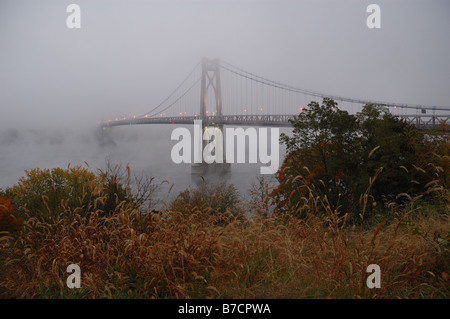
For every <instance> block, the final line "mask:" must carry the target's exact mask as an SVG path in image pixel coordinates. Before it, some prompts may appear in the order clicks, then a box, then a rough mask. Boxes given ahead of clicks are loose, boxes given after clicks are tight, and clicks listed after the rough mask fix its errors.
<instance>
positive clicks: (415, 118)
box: [101, 114, 450, 131]
mask: <svg viewBox="0 0 450 319" xmlns="http://www.w3.org/2000/svg"><path fill="white" fill-rule="evenodd" d="M293 117H294V115H288V114H285V115H263V114H261V115H221V116H215V115H211V116H205V117H203V118H202V117H201V116H199V115H198V116H168V117H143V118H131V119H118V120H111V121H108V122H103V123H102V124H101V127H103V128H106V127H113V126H124V125H139V124H179V125H192V124H194V120H202V124H203V125H208V126H209V125H235V126H274V127H291V126H292V125H291V124H290V123H289V120H290V119H292V118H293ZM397 117H399V118H401V119H402V120H404V121H406V122H407V123H410V124H412V125H414V126H416V127H417V128H418V129H419V130H427V129H431V128H435V127H438V126H439V124H440V123H443V122H445V123H447V131H450V115H426V114H421V115H398V116H397Z"/></svg>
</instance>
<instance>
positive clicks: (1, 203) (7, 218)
mask: <svg viewBox="0 0 450 319" xmlns="http://www.w3.org/2000/svg"><path fill="white" fill-rule="evenodd" d="M21 224H22V219H21V218H18V217H17V210H16V208H15V207H14V205H13V204H12V203H11V200H10V199H8V198H6V197H0V231H8V232H13V231H17V230H19V228H20V226H21Z"/></svg>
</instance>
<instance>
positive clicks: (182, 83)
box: [138, 61, 201, 118]
mask: <svg viewBox="0 0 450 319" xmlns="http://www.w3.org/2000/svg"><path fill="white" fill-rule="evenodd" d="M200 64H201V61H199V62H198V63H197V64H196V65H195V67H194V68H193V69H192V71H191V72H189V74H188V75H187V76H186V78H185V79H184V80H183V81H182V82H181V83H180V84H179V85H178V86H177V87H176V88H175V89H174V90H173V91H172V93H170V94H169V96H167V97H166V98H165V99H164V100H163V101H162V102H161V103H159V104H158V105H157V106H155V107H154V108H153V109H151V110H150V111H148V112H147V113H144V114H142V115H139V116H138V118H141V117H145V116H146V115H149V114H150V113H153V112H154V111H156V110H157V109H158V108H160V107H161V106H162V105H163V104H164V103H166V102H167V101H168V100H169V99H170V98H171V97H172V96H173V95H174V94H175V93H176V92H177V91H178V90H179V89H180V88H181V87H182V86H183V85H184V84H185V83H186V82H187V80H189V78H190V77H191V75H192V74H194V72H195V71H196V70H197V68H198V66H199V65H200ZM199 80H200V78H199V79H198V80H197V81H196V83H197V82H198V81H199ZM191 89H192V86H191V87H190V88H189V89H188V90H187V91H186V92H185V93H184V94H183V95H182V96H181V97H183V96H184V95H185V94H186V93H187V92H188V91H190V90H191ZM181 97H180V98H178V99H177V100H176V101H175V102H174V103H172V104H171V105H170V106H169V107H166V108H165V109H164V110H159V111H158V112H156V113H155V114H157V113H160V112H163V111H165V110H167V109H169V108H170V107H171V106H173V105H174V104H175V103H176V102H178V101H179V100H180V99H181ZM155 114H153V115H150V117H151V116H154V115H155Z"/></svg>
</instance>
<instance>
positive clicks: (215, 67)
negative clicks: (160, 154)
mask: <svg viewBox="0 0 450 319" xmlns="http://www.w3.org/2000/svg"><path fill="white" fill-rule="evenodd" d="M210 89H212V91H213V93H214V98H215V99H214V101H215V107H216V108H215V111H216V112H215V113H214V116H213V114H208V112H207V106H208V105H207V104H208V92H209V91H210ZM221 116H222V93H221V85H220V60H219V59H212V60H210V59H207V58H203V59H202V78H201V89H200V117H201V119H202V134H203V133H204V132H205V130H207V129H208V126H211V125H214V126H215V127H216V128H218V129H220V130H221V131H222V132H223V133H224V131H223V125H218V124H214V117H221ZM223 145H225V134H223ZM222 147H223V146H222ZM201 149H202V151H203V149H204V144H203V139H202V145H201ZM223 156H224V158H223V163H211V164H207V163H205V162H203V163H197V164H193V165H192V169H191V173H192V174H193V175H207V174H211V173H215V174H220V175H223V174H226V173H229V172H230V171H231V164H229V163H225V151H224V150H223Z"/></svg>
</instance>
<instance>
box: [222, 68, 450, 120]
mask: <svg viewBox="0 0 450 319" xmlns="http://www.w3.org/2000/svg"><path fill="white" fill-rule="evenodd" d="M220 67H221V68H222V69H225V70H227V71H229V72H232V73H234V74H236V75H238V76H241V77H244V78H247V79H249V80H252V81H255V82H258V83H262V84H265V85H267V86H272V87H274V88H278V89H282V90H285V91H288V92H295V93H300V94H304V95H310V96H315V97H321V98H331V99H333V100H335V101H341V102H349V103H358V104H376V105H381V106H387V107H398V108H405V109H415V110H418V109H423V110H442V111H450V107H442V106H429V105H418V104H417V105H416V104H407V103H393V102H382V101H374V100H363V99H354V98H349V97H343V96H336V95H331V94H324V93H319V92H315V91H309V90H305V89H300V88H296V87H293V86H290V85H287V84H283V83H280V82H276V81H273V80H270V79H267V78H265V77H262V76H259V75H256V74H254V73H251V72H248V71H245V70H243V69H241V68H239V67H237V66H234V65H232V64H230V63H228V62H226V61H221V64H220Z"/></svg>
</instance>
